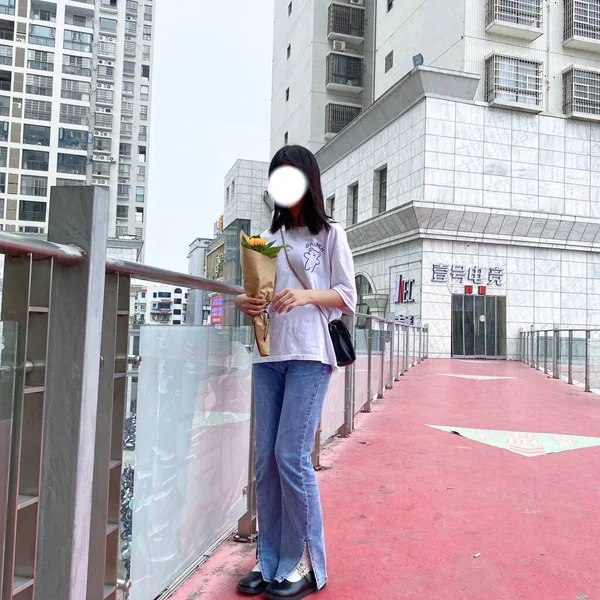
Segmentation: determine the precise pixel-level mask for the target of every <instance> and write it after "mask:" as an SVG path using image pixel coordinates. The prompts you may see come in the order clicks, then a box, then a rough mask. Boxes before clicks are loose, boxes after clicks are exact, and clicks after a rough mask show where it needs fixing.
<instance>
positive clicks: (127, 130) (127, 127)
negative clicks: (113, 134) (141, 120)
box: [121, 121, 133, 137]
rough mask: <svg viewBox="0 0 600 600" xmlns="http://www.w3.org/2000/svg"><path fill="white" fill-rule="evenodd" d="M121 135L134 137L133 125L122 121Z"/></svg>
mask: <svg viewBox="0 0 600 600" xmlns="http://www.w3.org/2000/svg"><path fill="white" fill-rule="evenodd" d="M121 135H124V136H125V137H131V136H132V135H133V124H132V123H126V122H125V121H121Z"/></svg>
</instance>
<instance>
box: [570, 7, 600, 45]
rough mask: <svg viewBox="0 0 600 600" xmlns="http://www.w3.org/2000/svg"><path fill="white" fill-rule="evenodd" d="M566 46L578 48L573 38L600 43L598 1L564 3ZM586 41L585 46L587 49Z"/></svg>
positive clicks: (599, 9)
mask: <svg viewBox="0 0 600 600" xmlns="http://www.w3.org/2000/svg"><path fill="white" fill-rule="evenodd" d="M564 11H565V13H564V40H565V42H566V44H565V45H567V46H573V47H575V48H577V47H581V46H578V44H577V40H576V39H573V38H578V37H579V38H585V41H587V40H590V41H593V42H600V3H599V2H598V0H566V1H565V3H564ZM585 41H584V42H583V45H584V47H585ZM588 46H589V44H588Z"/></svg>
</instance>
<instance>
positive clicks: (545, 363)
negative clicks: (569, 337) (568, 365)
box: [544, 331, 548, 375]
mask: <svg viewBox="0 0 600 600" xmlns="http://www.w3.org/2000/svg"><path fill="white" fill-rule="evenodd" d="M544 373H545V374H546V375H547V374H548V332H547V331H544Z"/></svg>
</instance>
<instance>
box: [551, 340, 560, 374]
mask: <svg viewBox="0 0 600 600" xmlns="http://www.w3.org/2000/svg"><path fill="white" fill-rule="evenodd" d="M559 335H560V333H559V331H558V329H555V330H554V336H553V348H552V377H553V378H554V379H558V378H559V372H558V353H559V352H560V337H559Z"/></svg>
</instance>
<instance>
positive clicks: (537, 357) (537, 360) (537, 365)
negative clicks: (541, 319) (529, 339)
mask: <svg viewBox="0 0 600 600" xmlns="http://www.w3.org/2000/svg"><path fill="white" fill-rule="evenodd" d="M535 338H536V347H535V368H536V369H539V368H540V332H539V331H538V332H537V335H536V336H535Z"/></svg>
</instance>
